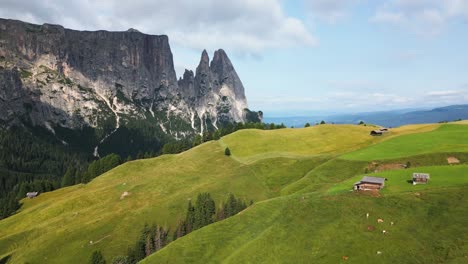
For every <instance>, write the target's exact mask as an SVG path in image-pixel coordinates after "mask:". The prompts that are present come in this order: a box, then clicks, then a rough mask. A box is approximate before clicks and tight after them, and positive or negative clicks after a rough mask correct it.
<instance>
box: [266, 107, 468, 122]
mask: <svg viewBox="0 0 468 264" xmlns="http://www.w3.org/2000/svg"><path fill="white" fill-rule="evenodd" d="M458 119H468V104H467V105H451V106H445V107H438V108H434V109H430V110H393V111H381V112H367V113H356V114H342V115H311V116H296V117H268V116H265V118H264V121H265V122H266V123H284V124H285V125H286V126H288V127H290V126H294V127H303V126H304V125H305V124H306V123H310V124H315V123H317V122H321V121H322V120H324V121H325V122H327V123H336V124H356V123H359V122H360V121H363V122H365V123H369V124H377V125H381V126H386V127H398V126H402V125H407V124H423V123H437V122H443V121H454V120H458Z"/></svg>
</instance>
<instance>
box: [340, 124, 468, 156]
mask: <svg viewBox="0 0 468 264" xmlns="http://www.w3.org/2000/svg"><path fill="white" fill-rule="evenodd" d="M467 132H468V126H467V125H459V124H457V125H455V124H447V125H443V126H441V127H439V128H437V129H436V130H434V131H430V132H424V133H418V134H409V135H402V136H399V137H395V138H392V139H390V140H387V141H385V142H383V143H382V144H376V145H372V146H369V147H366V148H363V149H361V150H359V151H355V152H352V153H349V154H346V155H344V156H343V157H342V158H344V159H350V160H382V159H395V158H400V157H408V156H414V155H419V154H427V153H440V152H468V133H467Z"/></svg>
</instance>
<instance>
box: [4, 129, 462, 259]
mask: <svg viewBox="0 0 468 264" xmlns="http://www.w3.org/2000/svg"><path fill="white" fill-rule="evenodd" d="M372 129H375V128H374V127H365V126H356V125H320V126H314V127H310V128H304V129H280V130H272V131H261V130H252V129H249V130H241V131H238V132H236V133H233V134H231V135H228V136H226V137H223V138H222V139H220V140H218V141H210V142H207V143H204V144H202V145H200V146H198V147H196V148H193V149H191V150H189V151H186V152H184V153H181V154H177V155H163V156H161V157H158V158H153V159H145V160H137V161H132V162H128V163H125V164H123V165H121V166H119V167H117V168H115V169H113V170H111V171H109V172H107V173H105V174H103V175H101V176H99V177H97V178H96V179H94V180H93V181H92V182H90V183H88V184H86V185H75V186H72V187H68V188H64V189H59V190H57V191H53V192H50V193H44V194H41V195H40V196H38V197H37V198H35V199H31V200H29V199H24V200H23V201H22V202H23V207H22V208H21V209H20V211H19V212H18V213H17V214H15V215H13V216H11V217H9V218H6V219H3V220H1V221H0V260H1V259H2V258H3V257H9V258H10V259H9V262H8V263H86V262H87V261H88V260H89V258H90V256H91V253H92V252H93V251H95V250H100V251H101V252H102V254H103V255H104V257H105V258H106V260H107V261H108V263H111V259H112V258H113V257H115V256H119V255H125V254H126V252H127V248H128V247H129V246H133V245H134V244H135V241H136V239H137V237H138V235H139V232H140V230H141V228H142V227H143V226H144V225H145V223H148V224H153V223H157V224H159V225H163V226H165V227H166V228H169V229H171V230H172V231H173V230H174V228H175V226H176V224H177V222H178V220H180V219H182V218H183V217H184V213H185V210H186V206H187V203H188V201H189V200H190V199H194V198H196V196H197V194H198V193H200V192H209V193H211V195H212V196H213V198H214V199H215V200H216V201H217V203H218V204H219V202H220V201H223V200H225V199H226V198H227V196H228V194H229V193H233V194H235V195H236V196H237V197H241V198H243V199H245V200H247V201H248V200H251V199H252V200H253V201H254V202H255V203H254V204H253V205H252V206H251V207H248V208H247V209H246V210H244V211H242V212H241V213H239V214H238V215H236V216H234V217H231V218H228V219H226V220H223V221H220V222H217V223H215V224H211V225H208V226H206V227H203V228H201V229H199V230H197V231H194V232H192V233H190V234H188V235H186V236H184V237H182V238H180V239H178V240H176V241H174V242H171V243H170V244H169V245H168V246H166V247H165V248H163V249H162V250H160V251H158V252H156V253H155V254H153V255H151V256H150V257H148V258H147V259H145V260H144V261H143V263H210V262H211V263H220V262H223V263H311V262H317V263H340V262H343V263H345V262H346V263H389V262H394V263H450V262H451V263H464V262H465V261H466V259H467V258H468V256H467V255H468V253H467V252H468V248H467V244H468V243H466V242H467V241H468V237H467V236H468V230H467V225H466V222H468V203H466V202H463V201H466V200H467V195H468V187H467V184H468V179H467V178H468V165H466V162H467V161H468V159H465V157H467V152H468V137H467V136H466V135H468V126H467V125H463V124H447V125H413V126H406V127H402V128H397V129H394V130H392V131H391V132H389V133H388V134H387V135H384V136H382V137H372V136H369V132H370V131H371V130H372ZM226 147H229V148H230V150H231V153H232V155H231V156H230V157H228V156H225V155H224V149H225V148H226ZM454 153H455V154H457V155H458V156H457V157H460V162H461V163H462V165H455V166H448V165H443V164H444V160H445V159H446V156H447V155H449V154H450V155H455V154H454ZM398 159H400V160H401V162H404V161H406V160H411V163H412V164H413V167H411V168H409V169H400V170H392V171H384V172H379V173H372V175H374V174H375V175H376V176H381V177H386V178H388V179H389V180H388V181H387V183H386V187H385V189H384V190H383V191H382V192H381V195H380V196H379V197H372V196H369V195H366V194H361V193H354V192H352V191H349V190H350V189H351V188H352V184H353V183H354V182H355V181H357V179H359V178H360V177H362V176H363V175H364V170H365V169H366V168H367V167H368V165H369V163H370V162H371V161H374V160H378V161H379V162H383V163H385V162H387V161H388V162H394V161H395V160H398ZM400 160H399V161H400ZM419 165H421V166H422V165H424V167H418V166H419ZM436 165H437V166H436ZM416 171H417V172H428V173H431V181H430V183H429V184H427V185H424V186H423V185H418V186H412V185H411V184H409V183H407V182H406V181H407V180H409V179H410V178H411V173H412V172H416ZM124 192H128V196H125V197H123V196H122V194H123V193H124ZM460 201H461V202H460ZM366 213H369V214H370V217H369V219H367V218H366V217H365V214H366ZM377 218H382V219H384V220H385V222H384V223H381V224H378V223H377V222H376V219H377ZM390 222H394V223H395V224H394V225H390ZM369 226H372V229H373V230H371V231H370V230H368V228H369ZM383 229H385V230H388V232H387V234H385V235H384V234H382V230H383ZM434 230H437V232H435V231H434ZM378 252H380V253H378ZM345 259H346V260H345Z"/></svg>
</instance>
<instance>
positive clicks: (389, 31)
mask: <svg viewBox="0 0 468 264" xmlns="http://www.w3.org/2000/svg"><path fill="white" fill-rule="evenodd" d="M0 2H1V3H2V4H1V5H0V17H4V18H16V19H21V20H26V21H29V22H33V23H44V22H49V23H57V24H62V25H64V26H65V27H68V28H73V29H88V30H94V29H106V30H126V29H127V28H130V27H133V28H137V29H139V30H140V31H142V32H144V33H148V34H167V35H169V38H170V41H171V47H172V50H173V54H174V62H175V66H176V71H177V73H178V74H179V75H181V74H182V73H183V69H184V68H189V69H195V67H196V65H197V64H198V61H199V59H200V54H201V51H202V50H203V49H207V50H208V52H209V54H210V55H211V56H212V54H213V52H214V50H215V49H217V48H223V49H225V50H226V52H227V53H228V55H229V56H230V58H231V60H232V62H233V64H234V66H235V68H236V70H237V72H238V74H239V76H240V78H241V80H242V81H243V83H244V86H245V89H246V94H247V98H248V101H249V106H250V108H251V109H256V110H263V111H264V112H265V114H266V115H270V116H272V115H276V116H278V115H283V114H284V115H285V114H288V115H291V114H298V115H305V114H316V113H330V112H335V113H342V112H360V111H375V110H388V109H400V108H419V107H436V106H442V105H450V104H462V103H468V49H467V48H466V47H468V34H467V32H468V1H465V0H444V1H440V0H381V1H375V0H309V1H302V0H296V1H280V0H238V1H215V0H199V1H188V0H172V1H167V0H134V1H132V2H131V3H126V2H122V1H116V0H102V1H78V0H70V1H60V0H49V1H45V2H44V1H38V0H29V1H26V0H0Z"/></svg>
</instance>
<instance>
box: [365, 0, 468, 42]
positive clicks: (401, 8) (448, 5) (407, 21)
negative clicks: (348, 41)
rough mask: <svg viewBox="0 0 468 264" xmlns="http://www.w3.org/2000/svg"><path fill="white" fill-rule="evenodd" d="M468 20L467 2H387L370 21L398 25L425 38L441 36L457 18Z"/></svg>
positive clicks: (401, 0) (422, 0) (448, 0)
mask: <svg viewBox="0 0 468 264" xmlns="http://www.w3.org/2000/svg"><path fill="white" fill-rule="evenodd" d="M460 17H461V18H464V19H467V18H468V1H466V0H443V1H442V0H387V1H385V2H384V3H383V4H382V5H381V6H380V7H378V9H377V11H376V12H375V14H374V15H373V16H372V17H371V18H370V19H369V21H371V22H374V23H382V24H390V25H397V26H400V27H402V28H407V29H410V30H412V31H414V32H416V33H417V34H420V35H424V36H435V35H439V34H440V33H441V32H442V31H443V29H444V28H445V26H446V24H447V23H448V22H449V21H450V20H453V19H456V18H460Z"/></svg>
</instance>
